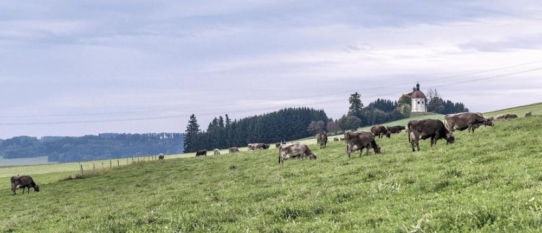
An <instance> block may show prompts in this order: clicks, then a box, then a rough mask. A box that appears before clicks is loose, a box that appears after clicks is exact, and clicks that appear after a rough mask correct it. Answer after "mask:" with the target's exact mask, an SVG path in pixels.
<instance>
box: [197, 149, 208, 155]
mask: <svg viewBox="0 0 542 233" xmlns="http://www.w3.org/2000/svg"><path fill="white" fill-rule="evenodd" d="M198 156H207V150H198V151H196V157H198Z"/></svg>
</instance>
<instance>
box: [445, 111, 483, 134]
mask: <svg viewBox="0 0 542 233" xmlns="http://www.w3.org/2000/svg"><path fill="white" fill-rule="evenodd" d="M444 120H446V128H448V130H449V131H450V132H453V131H454V130H456V129H457V130H460V131H463V130H465V129H468V132H469V133H474V130H475V129H477V128H478V127H480V126H481V125H485V126H493V121H492V120H491V119H486V118H484V116H483V115H482V113H472V112H462V113H456V114H448V115H446V116H444Z"/></svg>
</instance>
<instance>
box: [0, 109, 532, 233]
mask: <svg viewBox="0 0 542 233" xmlns="http://www.w3.org/2000/svg"><path fill="white" fill-rule="evenodd" d="M541 127H542V117H539V116H534V117H532V118H519V119H513V120H509V121H499V122H497V123H496V124H495V126H494V127H481V128H480V129H478V130H477V131H476V133H475V134H470V135H469V134H467V133H466V132H456V133H455V135H456V138H457V141H456V144H454V145H448V146H447V145H446V144H445V142H444V141H443V140H440V141H439V142H438V143H437V145H436V146H435V147H429V141H428V140H426V141H422V142H421V143H420V144H421V149H422V151H420V152H415V153H413V152H412V151H411V148H410V145H409V143H408V142H407V137H406V134H405V133H402V134H399V135H393V136H392V138H391V139H387V138H384V139H379V140H378V143H379V145H380V146H381V147H382V151H383V153H382V154H380V155H375V154H374V153H373V152H372V151H371V153H370V154H369V156H365V155H363V156H362V157H359V156H358V155H359V154H358V153H354V156H353V157H352V158H347V156H346V153H345V146H344V143H339V142H330V143H329V146H328V148H325V149H318V148H317V147H316V146H311V148H312V149H313V150H314V152H315V153H316V154H318V159H317V160H313V161H309V160H304V161H297V160H287V161H286V162H285V164H284V165H283V166H280V165H278V163H277V153H278V152H277V149H270V150H266V151H255V152H241V153H238V154H234V155H221V156H210V157H203V158H202V157H198V158H188V159H172V160H166V161H152V162H146V163H139V164H134V165H130V166H124V167H120V168H119V169H116V170H112V171H108V172H105V173H103V174H101V175H99V176H95V177H91V178H87V179H82V180H70V181H61V182H53V183H49V184H43V185H41V189H42V190H41V192H39V193H34V192H31V193H30V194H24V195H21V194H18V195H16V196H11V191H10V190H9V189H7V188H0V193H3V194H2V195H3V196H4V197H3V198H2V199H1V202H2V203H1V206H2V208H0V219H2V224H1V225H0V231H2V232H187V231H212V232H241V231H242V232H246V231H265V232H271V231H272V232H333V231H357V232H435V231H436V232H468V231H481V232H497V231H500V232H525V231H531V232H539V231H541V230H542V195H541V191H540V190H542V184H541V180H542V169H541V167H542V153H541V147H540V145H541V144H542V136H541V135H540V134H539V131H540V128H541ZM363 154H365V152H364V153H363ZM36 181H37V182H38V183H39V182H40V181H39V180H36Z"/></svg>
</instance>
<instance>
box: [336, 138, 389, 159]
mask: <svg viewBox="0 0 542 233" xmlns="http://www.w3.org/2000/svg"><path fill="white" fill-rule="evenodd" d="M344 139H345V141H346V154H348V158H350V154H351V153H352V152H353V151H356V150H359V156H360V157H361V152H362V151H363V149H364V148H365V149H366V153H365V155H369V149H370V148H373V150H374V152H375V154H380V146H378V144H376V140H375V136H374V135H373V134H372V133H370V132H347V133H345V134H344Z"/></svg>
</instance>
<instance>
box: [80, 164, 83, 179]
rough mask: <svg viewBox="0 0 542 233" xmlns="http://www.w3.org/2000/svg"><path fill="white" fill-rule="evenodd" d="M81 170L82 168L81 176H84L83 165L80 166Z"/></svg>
mask: <svg viewBox="0 0 542 233" xmlns="http://www.w3.org/2000/svg"><path fill="white" fill-rule="evenodd" d="M79 166H80V168H81V176H83V164H79Z"/></svg>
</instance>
